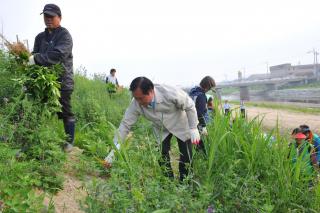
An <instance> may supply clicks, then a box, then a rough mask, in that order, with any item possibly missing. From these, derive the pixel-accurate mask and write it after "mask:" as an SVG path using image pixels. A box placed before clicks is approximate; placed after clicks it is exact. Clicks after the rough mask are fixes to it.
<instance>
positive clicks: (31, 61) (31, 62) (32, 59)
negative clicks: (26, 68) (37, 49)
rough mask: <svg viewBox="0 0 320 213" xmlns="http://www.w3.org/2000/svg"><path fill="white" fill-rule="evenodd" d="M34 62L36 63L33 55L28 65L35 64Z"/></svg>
mask: <svg viewBox="0 0 320 213" xmlns="http://www.w3.org/2000/svg"><path fill="white" fill-rule="evenodd" d="M34 64H35V61H34V56H33V55H32V56H30V57H29V61H28V65H34Z"/></svg>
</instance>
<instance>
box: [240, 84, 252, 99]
mask: <svg viewBox="0 0 320 213" xmlns="http://www.w3.org/2000/svg"><path fill="white" fill-rule="evenodd" d="M240 100H244V101H249V100H250V96H249V87H248V86H240Z"/></svg>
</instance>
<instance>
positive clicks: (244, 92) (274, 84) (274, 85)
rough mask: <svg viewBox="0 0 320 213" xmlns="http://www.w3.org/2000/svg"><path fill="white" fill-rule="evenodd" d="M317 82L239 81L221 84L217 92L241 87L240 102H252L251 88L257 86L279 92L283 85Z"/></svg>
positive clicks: (304, 79) (306, 79) (301, 79)
mask: <svg viewBox="0 0 320 213" xmlns="http://www.w3.org/2000/svg"><path fill="white" fill-rule="evenodd" d="M313 80H317V78H316V77H313V76H312V77H300V76H299V77H294V76H290V77H285V78H268V79H263V80H252V81H248V80H239V81H232V82H225V83H220V84H219V85H218V88H217V91H218V93H221V91H220V90H221V89H223V88H227V87H239V88H240V100H247V101H248V100H250V98H249V97H250V95H249V87H250V86H256V85H264V86H266V89H267V90H268V91H271V90H277V89H278V88H279V87H280V86H283V85H299V84H307V83H309V82H310V81H313Z"/></svg>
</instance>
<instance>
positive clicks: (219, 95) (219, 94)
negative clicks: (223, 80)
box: [215, 87, 222, 100]
mask: <svg viewBox="0 0 320 213" xmlns="http://www.w3.org/2000/svg"><path fill="white" fill-rule="evenodd" d="M215 90H216V97H217V98H218V100H221V90H222V88H221V87H216V88H215Z"/></svg>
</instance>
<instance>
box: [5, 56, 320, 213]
mask: <svg viewBox="0 0 320 213" xmlns="http://www.w3.org/2000/svg"><path fill="white" fill-rule="evenodd" d="M18 66H24V65H23V64H22V65H21V64H18V63H17V61H16V60H15V59H14V58H13V57H10V56H9V55H8V54H7V53H3V52H1V54H0V83H1V86H0V100H1V102H0V104H1V108H0V125H1V128H0V171H1V176H0V209H1V210H0V211H3V212H41V211H44V212H46V211H47V212H52V211H54V206H53V205H50V206H49V208H45V207H44V206H43V204H42V203H43V197H44V195H41V194H40V195H39V194H36V193H35V192H34V191H35V189H36V188H39V189H41V190H42V191H46V192H48V193H55V192H57V191H59V190H60V189H61V187H62V183H63V181H64V180H63V178H62V177H63V172H64V171H65V170H64V169H63V165H64V163H65V160H66V154H65V153H63V151H62V148H61V145H62V144H63V141H64V139H65V135H64V133H63V127H62V126H63V125H62V122H61V121H59V120H58V119H57V116H56V115H55V113H52V114H47V113H45V114H43V111H44V109H48V108H43V107H40V105H41V104H44V101H43V100H38V101H37V102H36V103H37V105H36V104H35V102H34V101H35V100H34V99H31V98H29V99H25V98H24V97H26V96H21V93H22V92H23V94H25V91H27V90H24V89H23V86H22V85H19V84H15V83H14V82H17V81H13V80H12V79H18V78H21V77H22V76H23V75H24V74H23V72H20V71H19V72H17V71H16V70H18V69H17V67H18ZM27 68H28V67H27ZM28 69H29V68H28ZM21 98H22V99H21ZM130 99H131V98H130V95H129V92H128V91H127V90H123V91H122V92H118V93H115V94H113V95H112V96H109V94H108V91H107V86H106V84H105V83H103V82H101V81H98V80H88V79H87V78H85V77H83V76H81V75H79V74H76V76H75V90H74V93H73V97H72V106H73V111H74V112H75V114H76V118H77V128H76V138H75V145H76V146H78V147H80V148H81V149H83V150H84V151H83V152H82V154H81V156H80V157H79V160H78V162H75V163H74V165H73V166H72V170H73V173H74V175H75V176H77V177H78V178H80V179H82V180H83V181H84V184H85V189H86V191H87V192H88V196H87V197H86V198H85V200H84V201H83V202H82V203H81V206H82V208H83V210H84V211H85V212H154V211H156V212H207V211H209V210H210V209H213V210H215V212H319V211H320V200H319V199H320V196H319V195H320V185H319V183H318V181H317V179H316V172H311V173H310V172H305V170H304V169H303V162H300V160H299V159H297V160H296V162H297V163H296V164H293V163H292V159H291V156H290V155H289V153H290V150H289V149H288V141H286V140H285V139H284V138H282V137H281V136H280V135H279V133H278V130H277V129H275V130H274V131H272V132H271V133H270V134H268V135H265V134H264V133H263V131H262V130H261V127H260V125H261V121H259V120H257V119H254V120H253V121H250V122H247V121H246V120H243V119H241V118H235V119H231V118H230V117H226V116H223V115H222V113H221V112H220V111H219V110H218V107H217V104H218V103H215V104H216V106H215V107H216V115H215V116H214V117H213V122H212V123H211V124H210V125H209V126H208V131H209V136H208V137H205V138H203V139H204V141H205V145H206V150H207V156H205V155H204V154H203V153H201V152H196V151H195V150H194V152H193V153H194V156H193V162H192V167H193V169H192V173H191V174H190V175H189V177H188V178H187V179H186V180H185V181H184V182H183V183H179V181H178V180H174V181H172V180H169V179H168V178H166V177H164V176H163V174H162V170H161V168H160V166H159V163H158V162H159V160H160V157H161V156H160V152H159V147H158V144H157V143H156V140H155V138H154V135H153V131H152V128H151V125H150V123H149V122H148V121H146V120H145V119H140V120H139V122H138V123H137V124H136V125H135V126H134V128H133V129H132V130H133V134H132V136H131V137H130V138H128V139H127V140H126V141H125V142H124V143H123V144H122V147H121V150H120V151H119V152H117V153H116V157H117V158H116V160H115V162H114V163H113V166H112V168H111V169H108V170H106V169H104V168H103V166H102V165H101V162H100V161H101V160H102V159H103V158H104V157H105V155H106V154H108V152H109V151H110V150H111V148H112V147H113V146H114V145H113V142H112V139H113V135H114V130H115V128H116V127H117V126H118V125H119V123H120V121H121V119H122V116H123V114H124V112H125V109H126V107H127V106H128V105H129V103H130ZM17 106H19V108H18V109H20V111H19V110H18V111H17V110H16V109H17ZM8 115H10V116H8ZM273 136H274V137H273ZM25 145H27V146H25ZM21 147H26V150H25V152H24V154H22V156H20V157H19V158H16V157H15V154H16V152H17V151H18V150H19V149H20V148H21ZM172 156H173V158H174V159H176V158H177V156H178V149H177V144H176V142H173V143H172ZM297 165H299V166H297ZM69 166H70V165H69ZM174 168H175V174H176V175H177V169H176V165H174Z"/></svg>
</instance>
